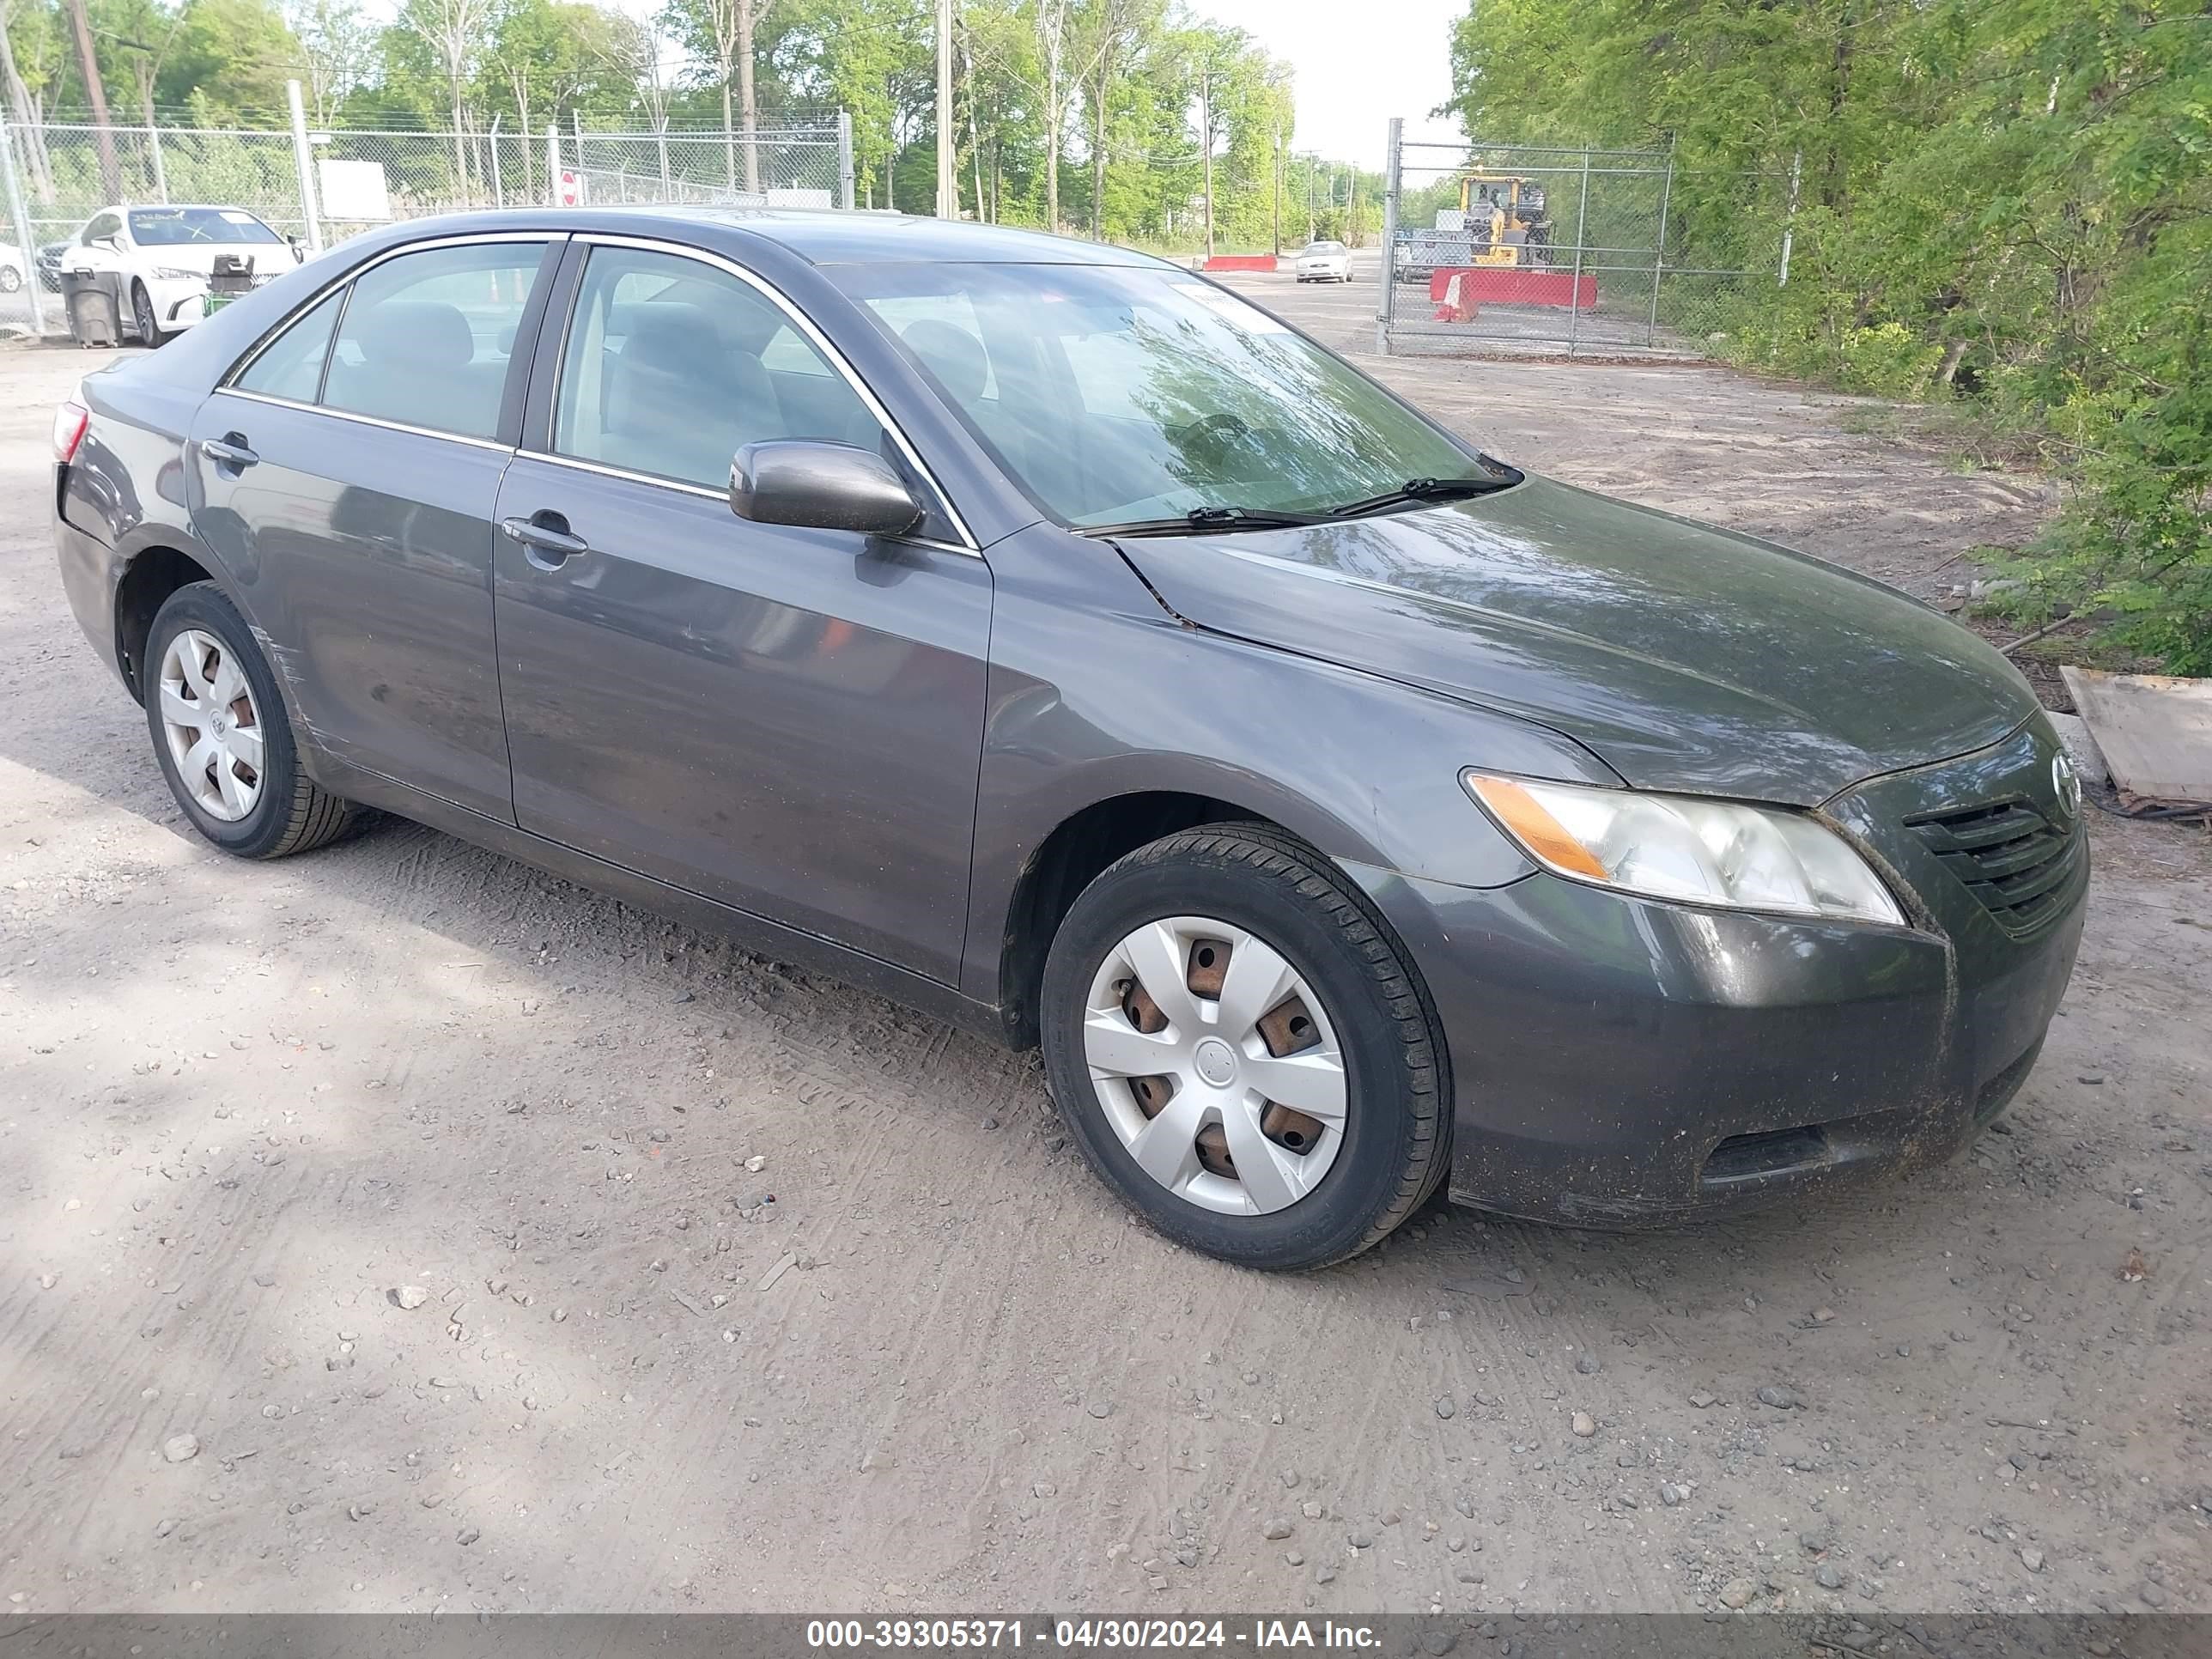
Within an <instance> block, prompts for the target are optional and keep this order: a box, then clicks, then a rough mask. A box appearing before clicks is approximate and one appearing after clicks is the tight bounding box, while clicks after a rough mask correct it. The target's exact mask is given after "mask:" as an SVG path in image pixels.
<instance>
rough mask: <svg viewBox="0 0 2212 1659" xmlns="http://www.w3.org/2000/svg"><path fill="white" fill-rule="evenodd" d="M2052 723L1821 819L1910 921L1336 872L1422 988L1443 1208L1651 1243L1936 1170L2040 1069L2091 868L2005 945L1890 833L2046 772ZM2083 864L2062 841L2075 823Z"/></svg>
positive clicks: (1924, 855) (1863, 795) (1953, 883)
mask: <svg viewBox="0 0 2212 1659" xmlns="http://www.w3.org/2000/svg"><path fill="white" fill-rule="evenodd" d="M2046 744H2053V745H2055V739H2051V738H2049V734H2048V726H2047V724H2046V723H2045V722H2044V721H2042V720H2035V721H2033V722H2031V723H2030V725H2029V726H2024V727H2022V728H2021V730H2020V731H2019V732H2015V734H2014V735H2013V736H2012V737H2011V738H2007V739H2006V740H2005V741H2004V742H2003V743H2001V744H1996V745H1994V746H1993V748H1992V749H1991V750H1984V751H1982V752H1981V754H1980V755H1978V756H1976V757H1967V759H1966V760H1965V761H1954V762H1949V763H1943V764H1942V765H1941V766H1936V767H1929V768H1923V769H1917V770H1916V771H1913V772H1905V773H1899V774H1895V775H1892V776H1890V777H1887V778H1883V779H1880V780H1876V781H1874V782H1872V783H1870V784H1868V785H1865V786H1863V787H1861V788H1860V789H1858V790H1857V791H1855V792H1853V793H1850V794H1849V795H1847V796H1845V797H1844V798H1841V799H1838V801H1836V802H1833V803H1831V805H1830V807H1829V808H1828V813H1829V816H1831V817H1832V818H1833V819H1834V820H1835V821H1836V822H1838V823H1840V824H1842V825H1843V826H1844V828H1845V829H1846V830H1847V831H1848V832H1849V833H1850V834H1852V835H1853V836H1855V837H1857V838H1858V839H1860V840H1861V842H1862V843H1863V845H1866V846H1868V847H1869V848H1871V849H1872V850H1873V852H1874V853H1875V856H1876V857H1877V858H1878V859H1879V860H1881V861H1882V862H1883V863H1886V864H1887V865H1888V866H1890V869H1891V872H1892V874H1893V880H1894V882H1895V884H1897V885H1899V886H1900V887H1902V888H1904V889H1906V890H1909V891H1910V892H1911V895H1912V896H1913V897H1914V899H1915V900H1916V901H1917V907H1916V908H1917V910H1918V914H1917V916H1916V919H1915V925H1914V926H1912V927H1867V926H1857V925H1849V924H1840V923H1825V922H1819V921H1805V920H1802V919H1794V918H1785V917H1776V916H1765V915H1750V914H1747V913H1743V912H1738V911H1728V910H1718V909H1701V908H1691V907H1689V906H1685V905H1674V904H1664V903H1659V902H1651V901H1646V900H1642V899H1635V898H1628V897H1623V896H1620V895H1617V894H1614V893H1610V892H1606V891H1603V890H1598V889H1595V888H1592V887H1589V886H1586V885H1583V884H1579V883H1576V882H1571V881H1567V880H1565V879H1562V878H1558V877H1554V876H1550V875H1545V874H1538V875H1534V876H1530V877H1528V878H1524V879H1522V880H1520V881H1517V882H1515V883H1512V884H1510V885H1508V886H1504V887H1499V888H1490V889H1478V888H1463V887H1451V886H1447V885H1445V884H1441V883H1435V882H1427V881H1421V880H1416V879H1413V878H1407V877H1403V876H1399V875H1395V874H1392V873H1389V872H1382V871H1376V870H1363V869H1358V868H1355V869H1354V872H1353V873H1354V874H1355V875H1356V876H1357V877H1358V878H1359V879H1360V880H1361V881H1362V883H1363V884H1364V885H1365V886H1366V888H1367V890H1368V891H1369V893H1370V896H1372V897H1373V898H1374V900H1375V901H1376V903H1377V905H1378V906H1380V908H1382V910H1383V914H1384V915H1385V916H1386V917H1387V918H1388V919H1389V921H1390V922H1391V924H1392V925H1393V926H1394V927H1395V928H1396V929H1397V930H1398V933H1399V934H1400V936H1401V938H1402V939H1404V940H1405V942H1406V944H1407V946H1408V948H1409V949H1410V951H1412V953H1413V957H1414V960H1415V961H1416V963H1418V964H1419V967H1420V969H1421V971H1422V973H1423V975H1424V977H1425V980H1426V982H1427V985H1428V988H1429V993H1430V995H1431V999H1432V1000H1433V1002H1434V1004H1435V1006H1436V1010H1437V1017H1438V1019H1439V1022H1440V1023H1441V1024H1442V1026H1443V1032H1444V1036H1445V1042H1446V1046H1447V1048H1448V1050H1449V1054H1450V1058H1451V1065H1452V1079H1453V1091H1454V1097H1455V1099H1454V1110H1453V1133H1454V1137H1455V1139H1454V1147H1453V1153H1452V1167H1451V1177H1450V1194H1451V1196H1452V1198H1453V1199H1454V1200H1456V1201H1458V1202H1461V1203H1464V1204H1471V1205H1474V1206H1480V1207H1482V1208H1485V1209H1492V1210H1498V1211H1501V1212H1505V1213H1509V1214H1513V1215H1519V1216H1525V1217H1529V1218H1536V1219H1542V1220H1549V1221H1556V1222H1565V1223H1571V1224H1574V1225H1583V1226H1595V1227H1613V1228H1622V1227H1637V1226H1652V1225H1667V1224H1670V1223H1675V1222H1680V1221H1686V1220H1691V1219H1694V1218H1699V1217H1701V1216H1705V1215H1707V1214H1710V1213H1713V1212H1718V1211H1722V1210H1725V1209H1728V1208H1730V1207H1733V1206H1737V1205H1741V1204H1744V1203H1748V1202H1759V1201H1771V1200H1777V1199H1780V1198H1783V1197H1785V1196H1795V1195H1797V1194H1802V1193H1804V1192H1806V1191H1808V1190H1810V1189H1813V1188H1820V1187H1824V1186H1826V1185H1829V1184H1832V1183H1833V1182H1836V1181H1838V1180H1839V1179H1842V1178H1844V1177H1846V1176H1854V1175H1857V1174H1861V1173H1872V1172H1874V1171H1877V1170H1889V1171H1896V1170H1905V1169H1910V1168H1912V1167H1915V1166H1917V1165H1920V1164H1929V1163H1932V1162H1936V1161H1938V1160H1940V1159H1942V1158H1947V1157H1948V1156H1950V1155H1951V1154H1952V1153H1954V1152H1956V1151H1957V1150H1958V1149H1959V1148H1960V1147H1961V1146H1964V1145H1965V1144H1966V1142H1967V1141H1969V1140H1970V1139H1972V1137H1973V1136H1974V1134H1975V1133H1977V1132H1978V1130H1979V1129H1980V1128H1981V1127H1982V1126H1984V1124H1986V1123H1988V1122H1989V1121H1990V1120H1991V1119H1992V1118H1994V1117H1995V1116H1996V1115H1997V1114H1998V1113H2000V1112H2001V1111H2002V1110H2003V1109H2004V1108H2005V1106H2006V1105H2007V1104H2008V1103H2009V1102H2010V1100H2011V1098H2012V1097H2013V1095H2014V1094H2015V1092H2016V1091H2018V1089H2019V1087H2020V1085H2021V1083H2022V1082H2024V1081H2025V1080H2026V1079H2027V1073H2028V1072H2029V1070H2030V1069H2031V1067H2032V1066H2033V1064H2034V1061H2035V1056H2036V1054H2037V1053H2038V1051H2039V1049H2040V1048H2041V1046H2042V1042H2043V1035H2044V1030H2045V1027H2046V1026H2047V1025H2048V1024H2050V1022H2051V1017H2052V1015H2053V1014H2055V1013H2056V1012H2057V1007H2058V1003H2059V1000H2060V998H2061V997H2062V996H2063V995H2064V994H2065V990H2066V984H2067V980H2068V978H2069V975H2071V973H2072V971H2073V966H2074V957H2075V951H2076V949H2077V947H2078V945H2079V944H2080V941H2081V921H2082V914H2083V908H2084V907H2083V902H2082V901H2083V896H2084V893H2085V891H2086V889H2087V876H2088V859H2087V850H2086V847H2082V846H2079V845H2077V846H2076V848H2075V854H2072V855H2070V856H2071V857H2072V862H2071V864H2070V865H2069V867H2068V868H2069V873H2068V874H2067V877H2066V879H2065V881H2064V882H2063V884H2062V885H2061V886H2060V887H2059V888H2057V889H2056V890H2054V894H2053V902H2052V903H2051V906H2050V907H2049V908H2048V911H2047V914H2045V915H2044V916H2043V917H2042V919H2041V920H2040V921H2039V923H2038V924H2037V926H2036V929H2035V931H2034V932H2033V936H2032V937H2027V938H2020V937H2015V936H2014V933H2012V932H2010V931H2008V928H2007V927H2003V926H2001V925H2000V924H1999V923H1998V921H1996V919H1995V918H1994V917H1993V915H1992V914H1991V912H1990V910H1989V909H1988V908H1984V903H1983V902H1981V901H1980V900H1978V898H1977V897H1976V896H1974V894H1973V893H1972V892H1971V891H1970V890H1968V888H1967V887H1966V885H1965V884H1964V883H1963V882H1962V881H1961V880H1960V878H1958V877H1957V876H1956V875H1955V874H1954V872H1953V871H1952V870H1951V869H1950V868H1948V867H1946V866H1945V865H1944V864H1943V863H1942V861H1941V860H1939V859H1938V858H1937V857H1936V854H1933V853H1931V852H1929V851H1928V850H1927V849H1926V848H1925V846H1924V844H1923V837H1921V836H1917V835H1916V834H1914V832H1912V831H1911V830H1909V829H1905V828H1904V827H1903V826H1904V824H1905V820H1906V819H1908V818H1911V817H1915V816H1917V815H1919V814H1923V813H1925V812H1928V811H1933V810H1936V809H1938V808H1940V807H1942V806H1944V805H1952V806H1956V805H1961V804H1962V799H1961V791H1963V790H1979V791H1981V792H1982V793H1980V794H1978V795H1974V796H1971V797H1968V798H1970V799H1990V795H1991V793H1992V792H1993V791H1994V792H2002V790H2004V789H2006V788H2008V787H2011V786H2012V785H2013V784H2015V783H2021V787H2025V784H2024V782H2022V781H2025V780H2031V779H2033V778H2036V777H2038V776H2042V777H2046V778H2047V776H2048V769H2049V765H2050V757H2049V755H2048V754H2047V753H2046V752H2045V745H2046ZM2070 834H2071V835H2072V836H2073V837H2074V838H2075V842H2077V843H2078V842H2079V841H2080V838H2081V828H2080V826H2079V825H2078V823H2074V824H2071V827H2070Z"/></svg>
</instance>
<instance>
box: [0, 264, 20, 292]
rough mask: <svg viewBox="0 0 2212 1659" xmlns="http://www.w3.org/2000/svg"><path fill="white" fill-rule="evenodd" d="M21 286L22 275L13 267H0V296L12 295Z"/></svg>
mask: <svg viewBox="0 0 2212 1659" xmlns="http://www.w3.org/2000/svg"><path fill="white" fill-rule="evenodd" d="M22 286H23V273H22V272H21V271H20V270H16V269H15V266H13V265H0V294H13V293H14V292H15V290H16V289H20V288H21V287H22Z"/></svg>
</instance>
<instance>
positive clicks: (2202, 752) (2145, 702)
mask: <svg viewBox="0 0 2212 1659" xmlns="http://www.w3.org/2000/svg"><path fill="white" fill-rule="evenodd" d="M2059 672H2060V673H2062V674H2063V675H2064V676H2065V677H2066V689H2067V690H2069V691H2071V692H2072V693H2073V694H2074V706H2075V708H2078V709H2080V710H2081V718H2082V719H2083V720H2087V722H2088V723H2089V730H2090V732H2092V733H2093V734H2094V736H2095V737H2096V739H2097V747H2098V748H2100V750H2103V751H2104V755H2105V763H2106V765H2107V766H2109V767H2111V768H2112V781H2113V782H2114V783H2116V784H2118V786H2119V787H2121V788H2122V789H2124V790H2126V791H2127V792H2128V793H2130V794H2131V795H2142V796H2146V797H2148V798H2149V799H2153V800H2169V801H2205V802H2212V679H2201V680H2197V679H2180V678H2176V677H2175V676H2173V675H2171V674H2107V673H2105V672H2104V671H2101V670H2099V669H2094V668H2075V667H2071V666H2068V667H2063V668H2061V669H2060V670H2059Z"/></svg>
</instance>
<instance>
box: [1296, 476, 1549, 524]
mask: <svg viewBox="0 0 2212 1659" xmlns="http://www.w3.org/2000/svg"><path fill="white" fill-rule="evenodd" d="M1516 476H1517V475H1512V474H1508V475H1506V476H1504V477H1498V476H1492V477H1486V478H1408V479H1407V480H1406V483H1405V485H1404V487H1403V488H1402V489H1392V490H1386V491H1385V492H1384V493H1383V494H1382V495H1370V496H1369V497H1368V498H1367V499H1366V500H1365V501H1346V503H1345V504H1344V505H1343V506H1342V507H1331V508H1330V509H1329V510H1328V515H1327V516H1328V517H1329V518H1332V519H1356V518H1358V517H1359V516H1360V514H1362V513H1379V512H1381V511H1382V510H1383V508H1384V507H1403V506H1405V505H1406V504H1407V502H1409V501H1450V500H1452V499H1454V498H1455V497H1457V496H1462V495H1488V494H1489V493H1490V492H1491V491H1492V490H1493V489H1504V488H1505V486H1506V485H1508V484H1510V483H1514V482H1515V481H1516Z"/></svg>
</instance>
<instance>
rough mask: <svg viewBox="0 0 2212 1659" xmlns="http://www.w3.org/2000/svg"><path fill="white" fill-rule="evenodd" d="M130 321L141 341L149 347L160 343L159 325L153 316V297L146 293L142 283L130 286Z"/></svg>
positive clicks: (144, 285)
mask: <svg viewBox="0 0 2212 1659" xmlns="http://www.w3.org/2000/svg"><path fill="white" fill-rule="evenodd" d="M131 322H132V324H133V325H135V326H136V327H137V330H138V337H139V338H140V339H141V340H143V341H144V342H145V343H147V344H148V345H149V346H157V345H159V344H161V324H160V322H158V321H157V320H156V319H155V316H154V296H153V295H150V294H149V293H148V292H147V291H146V284H145V283H131Z"/></svg>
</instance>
